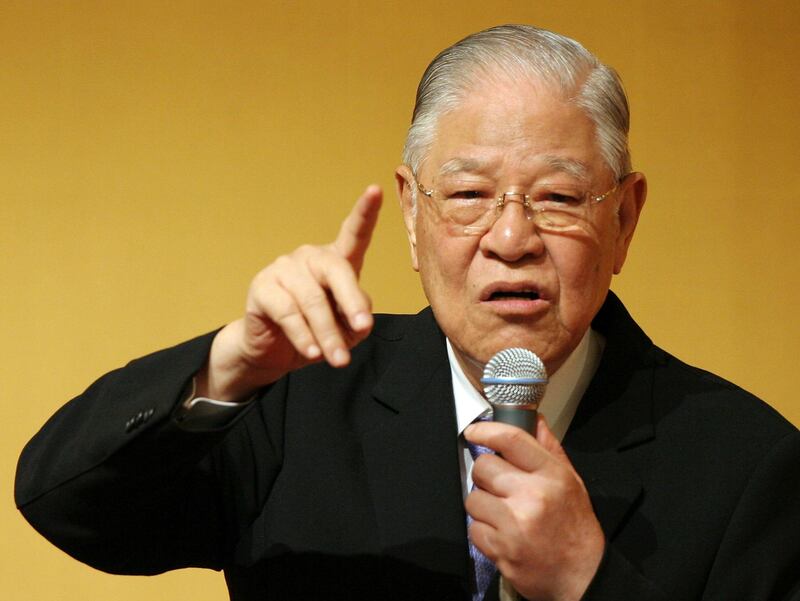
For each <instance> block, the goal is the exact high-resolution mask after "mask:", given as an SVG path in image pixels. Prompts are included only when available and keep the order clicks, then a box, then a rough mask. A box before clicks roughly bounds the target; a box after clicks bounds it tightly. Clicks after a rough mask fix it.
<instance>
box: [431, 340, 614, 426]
mask: <svg viewBox="0 0 800 601" xmlns="http://www.w3.org/2000/svg"><path fill="white" fill-rule="evenodd" d="M604 346H605V339H604V338H603V336H602V335H601V334H599V333H598V332H596V331H594V330H592V329H591V328H590V329H589V330H588V331H587V332H586V334H584V336H583V338H582V339H581V341H580V343H579V344H578V346H577V347H576V348H575V350H574V351H572V353H571V354H570V356H569V357H567V360H566V361H565V362H564V364H563V365H562V366H561V368H560V369H559V370H558V371H557V372H556V373H555V374H553V375H552V376H550V377H549V381H548V383H547V389H546V390H545V394H544V398H542V401H541V403H540V404H539V412H540V413H541V414H542V415H544V417H545V419H546V420H547V424H548V425H549V426H550V429H551V430H552V431H553V433H554V434H555V435H556V437H557V438H558V439H559V440H561V439H563V438H564V434H566V432H567V428H568V427H569V424H570V422H571V421H572V418H573V417H574V415H575V411H576V410H577V409H578V404H579V403H580V400H581V397H583V393H584V392H586V388H587V387H588V386H589V382H590V381H591V379H592V376H594V372H595V371H596V369H597V366H598V364H599V363H600V357H601V355H602V354H603V347H604ZM447 357H448V359H449V361H450V373H451V375H452V381H453V397H454V398H455V402H456V422H457V424H458V434H459V435H460V434H461V433H462V432H463V431H464V428H466V427H467V426H468V425H469V424H471V423H472V422H473V421H475V420H476V419H478V418H479V417H481V416H482V415H484V414H489V415H490V414H491V412H492V406H491V405H490V404H489V402H488V401H487V400H486V399H485V398H484V397H483V395H482V394H481V393H480V392H478V391H477V390H476V389H475V387H474V386H473V385H472V384H471V383H470V381H469V380H468V379H467V376H466V374H465V373H464V370H462V369H461V364H460V363H459V362H458V359H456V356H455V353H454V352H453V347H452V345H451V344H450V340H449V339H447Z"/></svg>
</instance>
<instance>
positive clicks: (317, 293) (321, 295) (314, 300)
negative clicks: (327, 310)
mask: <svg viewBox="0 0 800 601" xmlns="http://www.w3.org/2000/svg"><path fill="white" fill-rule="evenodd" d="M329 305H330V302H329V301H328V295H327V294H325V292H324V291H323V290H322V289H317V290H313V291H309V292H306V293H305V294H304V295H303V297H302V298H301V299H300V306H301V307H302V308H303V310H304V311H313V310H316V309H319V308H320V307H327V306H329Z"/></svg>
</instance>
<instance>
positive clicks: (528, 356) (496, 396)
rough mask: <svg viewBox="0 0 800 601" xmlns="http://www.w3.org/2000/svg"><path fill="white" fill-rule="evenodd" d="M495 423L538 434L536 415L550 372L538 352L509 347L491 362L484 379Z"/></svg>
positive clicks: (484, 389)
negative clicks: (548, 372)
mask: <svg viewBox="0 0 800 601" xmlns="http://www.w3.org/2000/svg"><path fill="white" fill-rule="evenodd" d="M481 384H483V391H484V393H485V394H486V398H487V399H488V400H489V403H490V404H491V405H492V409H493V412H494V421H496V422H501V423H504V424H511V425H512V426H517V427H519V428H522V429H523V430H525V431H526V432H528V433H530V434H535V433H536V413H537V410H538V409H539V402H540V401H541V400H542V397H543V396H544V389H545V387H546V386H547V370H546V369H545V367H544V363H542V360H541V359H539V357H538V356H536V353H534V352H533V351H529V350H528V349H525V348H507V349H503V350H502V351H500V352H498V353H496V354H495V355H494V357H492V358H491V359H489V362H488V363H487V364H486V367H485V368H484V370H483V377H482V378H481Z"/></svg>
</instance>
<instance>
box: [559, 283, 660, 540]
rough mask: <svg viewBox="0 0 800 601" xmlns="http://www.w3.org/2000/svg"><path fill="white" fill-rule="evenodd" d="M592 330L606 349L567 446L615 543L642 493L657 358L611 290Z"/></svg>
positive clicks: (652, 434)
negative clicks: (602, 338) (603, 337)
mask: <svg viewBox="0 0 800 601" xmlns="http://www.w3.org/2000/svg"><path fill="white" fill-rule="evenodd" d="M592 327H594V328H595V329H596V330H597V331H599V332H600V333H601V334H603V335H604V336H605V338H606V346H605V349H604V351H603V358H602V360H601V362H600V366H599V367H598V370H597V373H596V374H595V377H594V378H593V380H592V382H591V384H590V385H589V389H588V390H587V391H586V394H585V395H584V397H583V399H582V400H581V404H580V406H579V408H578V411H577V413H576V415H575V418H574V419H573V421H572V424H571V425H570V429H569V431H568V432H567V435H566V437H565V438H564V448H565V450H566V451H567V454H568V455H569V457H570V460H571V461H572V463H573V465H574V466H575V469H576V470H577V471H578V473H579V474H580V475H581V477H582V478H583V480H584V483H585V484H586V488H587V489H588V491H589V495H590V497H591V499H592V504H593V507H594V510H595V513H596V515H597V517H598V520H599V521H600V524H601V526H602V527H603V531H604V532H605V534H606V536H607V537H608V538H609V539H613V537H614V535H615V533H616V532H618V530H619V529H620V528H621V527H622V525H623V524H624V520H625V519H626V517H627V516H629V515H630V513H631V510H632V508H633V507H634V505H635V503H636V502H637V500H638V499H639V497H640V496H641V494H642V491H643V486H642V480H641V474H642V473H643V466H644V465H645V463H646V461H647V453H648V449H649V445H648V443H649V442H651V441H652V440H653V439H654V438H655V429H654V425H653V415H652V402H653V378H654V376H653V374H654V369H653V367H654V365H655V363H656V362H657V358H656V356H655V354H654V347H653V345H652V343H651V342H650V340H649V339H648V338H647V336H646V335H645V334H644V332H642V331H641V330H640V329H639V327H638V326H637V325H636V323H635V322H634V321H633V319H631V317H630V315H628V313H627V311H626V310H625V308H624V307H623V306H622V303H621V302H620V301H619V299H617V297H616V296H614V294H613V293H611V292H609V297H608V299H607V300H606V303H605V304H604V306H603V308H602V309H601V311H600V312H599V313H598V316H597V317H596V319H595V321H594V323H593V324H592Z"/></svg>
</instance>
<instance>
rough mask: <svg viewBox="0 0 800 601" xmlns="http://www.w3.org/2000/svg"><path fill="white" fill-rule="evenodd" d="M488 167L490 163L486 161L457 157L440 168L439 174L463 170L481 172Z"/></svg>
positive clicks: (450, 173) (449, 173)
mask: <svg viewBox="0 0 800 601" xmlns="http://www.w3.org/2000/svg"><path fill="white" fill-rule="evenodd" d="M488 167H489V163H488V162H486V161H480V160H478V159H465V158H460V157H456V158H454V159H450V160H449V161H447V162H445V163H444V165H442V166H441V167H440V168H439V175H440V176H441V175H452V174H453V173H461V172H470V173H481V172H485V171H486V170H487V169H488Z"/></svg>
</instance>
